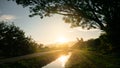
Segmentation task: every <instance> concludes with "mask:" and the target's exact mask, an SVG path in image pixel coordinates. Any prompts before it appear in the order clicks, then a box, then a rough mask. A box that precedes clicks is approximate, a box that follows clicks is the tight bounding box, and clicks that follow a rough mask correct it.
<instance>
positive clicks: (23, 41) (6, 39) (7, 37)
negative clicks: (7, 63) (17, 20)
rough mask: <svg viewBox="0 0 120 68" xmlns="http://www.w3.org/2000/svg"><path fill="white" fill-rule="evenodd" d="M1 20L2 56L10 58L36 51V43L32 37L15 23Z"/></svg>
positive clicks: (0, 51)
mask: <svg viewBox="0 0 120 68" xmlns="http://www.w3.org/2000/svg"><path fill="white" fill-rule="evenodd" d="M6 23H7V22H3V21H2V22H0V57H3V58H8V57H15V56H21V55H25V54H30V53H34V52H35V51H36V45H37V43H35V42H34V41H33V40H32V39H31V38H30V37H26V36H25V33H24V32H23V31H22V30H21V29H20V28H19V27H16V26H15V25H14V24H11V25H7V24H6Z"/></svg>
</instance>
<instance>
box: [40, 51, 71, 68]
mask: <svg viewBox="0 0 120 68" xmlns="http://www.w3.org/2000/svg"><path fill="white" fill-rule="evenodd" d="M70 56H71V53H69V54H68V55H62V56H60V57H59V58H58V59H57V60H55V61H53V62H51V63H50V64H48V65H46V66H44V67H42V68H64V66H65V63H66V62H67V60H68V59H69V57H70Z"/></svg>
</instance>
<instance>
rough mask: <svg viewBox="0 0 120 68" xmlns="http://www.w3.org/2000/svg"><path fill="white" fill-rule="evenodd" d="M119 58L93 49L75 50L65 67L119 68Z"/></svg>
mask: <svg viewBox="0 0 120 68" xmlns="http://www.w3.org/2000/svg"><path fill="white" fill-rule="evenodd" d="M119 61H120V58H116V57H114V56H112V55H102V54H100V53H96V52H94V51H87V50H75V51H73V52H72V55H71V57H70V58H69V60H68V61H67V63H66V65H65V68H120V62H119Z"/></svg>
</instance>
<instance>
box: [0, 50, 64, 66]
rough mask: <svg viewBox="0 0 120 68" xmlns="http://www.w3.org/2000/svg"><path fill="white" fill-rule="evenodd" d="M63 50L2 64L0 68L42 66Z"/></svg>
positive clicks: (55, 57)
mask: <svg viewBox="0 0 120 68" xmlns="http://www.w3.org/2000/svg"><path fill="white" fill-rule="evenodd" d="M62 54H63V52H58V51H57V52H54V53H48V54H45V55H42V56H40V57H36V58H32V59H26V60H20V61H17V62H12V63H5V64H1V65H0V68H41V67H43V66H45V65H47V64H49V63H50V62H52V61H54V60H55V59H57V58H58V57H59V56H60V55H62Z"/></svg>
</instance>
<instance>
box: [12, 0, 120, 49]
mask: <svg viewBox="0 0 120 68" xmlns="http://www.w3.org/2000/svg"><path fill="white" fill-rule="evenodd" d="M13 1H16V3H17V4H20V5H22V6H23V7H26V6H29V7H30V13H31V15H30V17H32V16H35V15H39V16H40V17H41V18H43V17H44V16H51V15H52V14H60V15H63V16H64V17H63V19H64V21H65V22H66V23H70V24H71V27H77V26H81V27H83V28H87V29H91V28H100V29H101V30H103V31H105V32H106V33H107V35H108V38H109V41H110V42H111V44H112V45H113V47H114V50H116V51H119V48H120V46H119V44H120V42H119V38H120V32H119V30H120V27H119V18H120V1H119V0H13Z"/></svg>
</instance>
